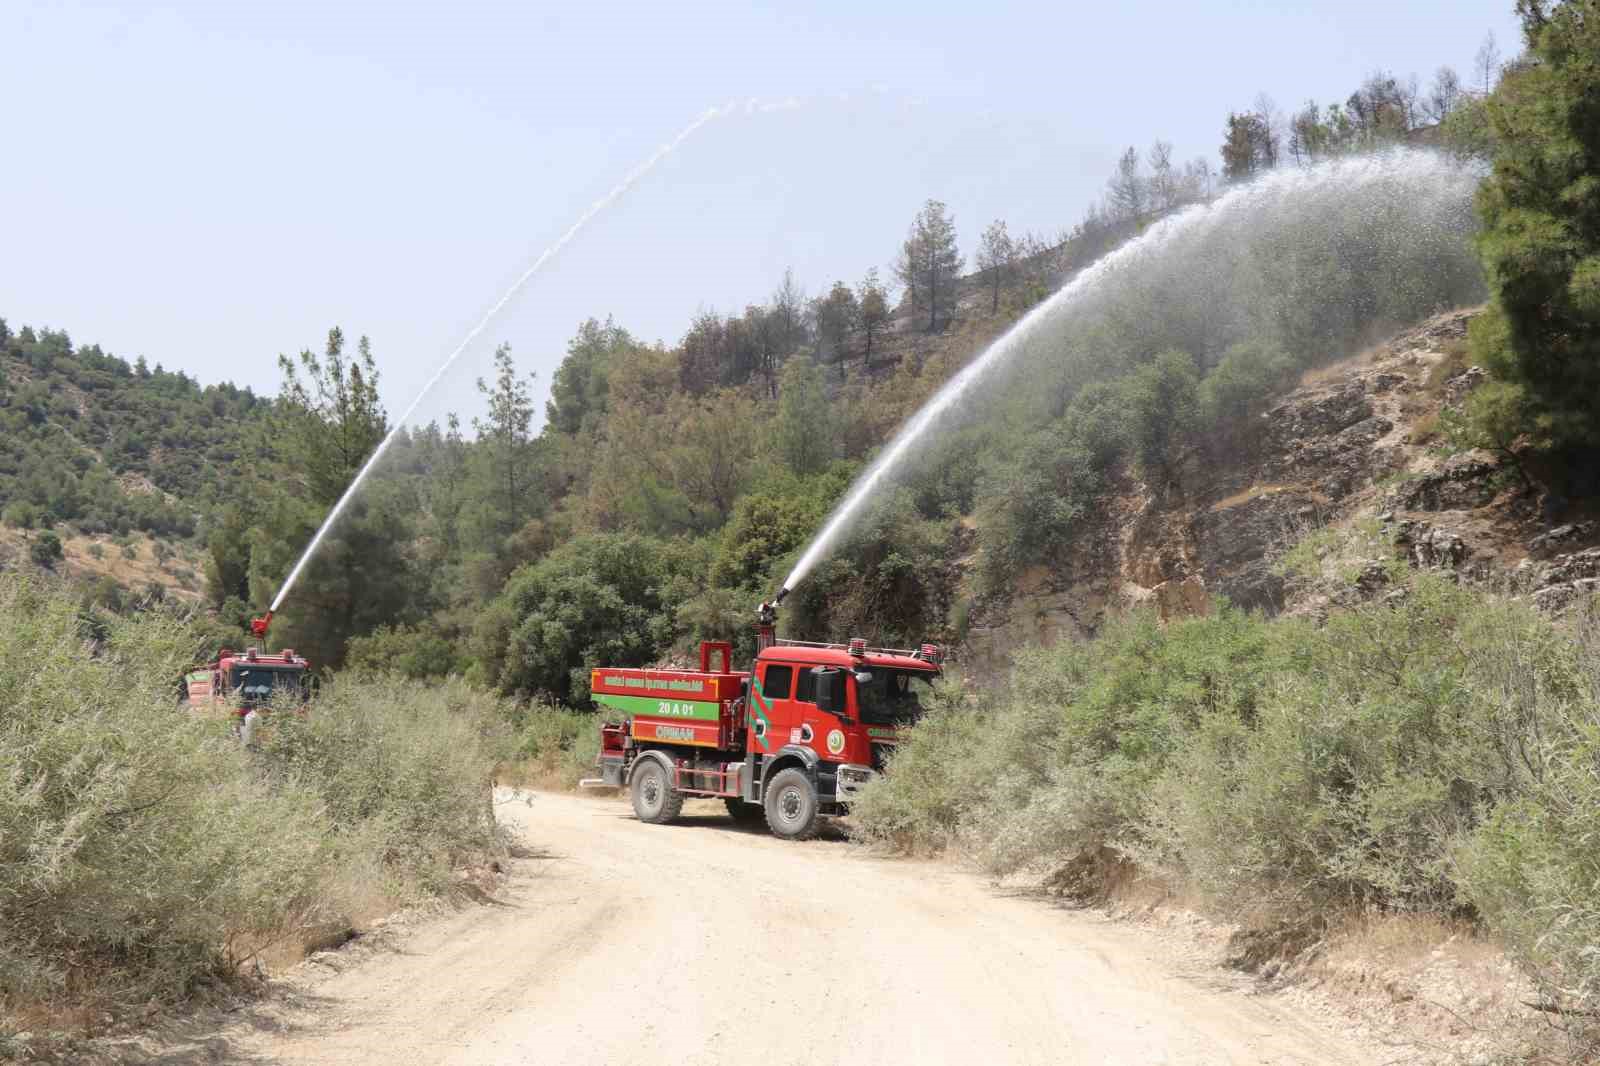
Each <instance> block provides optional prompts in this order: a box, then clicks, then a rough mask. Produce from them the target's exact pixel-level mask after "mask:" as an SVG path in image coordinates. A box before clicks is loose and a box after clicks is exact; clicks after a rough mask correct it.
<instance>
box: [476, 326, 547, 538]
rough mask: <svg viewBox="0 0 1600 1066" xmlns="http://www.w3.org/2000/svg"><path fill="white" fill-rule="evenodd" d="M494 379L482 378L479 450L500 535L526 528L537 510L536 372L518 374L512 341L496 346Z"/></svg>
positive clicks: (496, 532)
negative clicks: (484, 404)
mask: <svg viewBox="0 0 1600 1066" xmlns="http://www.w3.org/2000/svg"><path fill="white" fill-rule="evenodd" d="M494 367H495V376H494V383H493V384H492V385H491V384H489V383H488V382H486V381H484V380H483V379H482V378H479V379H478V392H479V393H481V394H482V395H483V397H484V400H485V401H486V402H487V403H488V407H489V415H488V417H487V418H482V419H479V418H474V419H473V420H472V428H473V429H475V430H477V431H478V437H479V447H480V451H479V454H480V456H481V457H482V459H483V461H484V463H485V475H486V476H485V482H486V490H485V492H484V497H485V499H484V504H485V509H486V510H487V512H488V513H489V515H490V516H491V517H490V525H491V528H492V530H493V533H494V535H495V536H496V537H499V538H504V537H508V536H510V535H511V534H512V533H515V532H516V531H517V530H519V529H521V528H522V524H523V523H524V522H526V521H527V520H528V519H529V518H530V517H531V516H532V514H533V499H532V490H533V485H534V477H533V471H532V469H531V468H532V460H533V455H532V445H533V411H534V407H533V390H532V385H533V376H532V375H529V376H528V377H526V378H521V377H518V376H517V365H516V363H515V361H513V360H512V358H511V345H509V344H502V345H500V347H498V348H496V349H495V350H494Z"/></svg>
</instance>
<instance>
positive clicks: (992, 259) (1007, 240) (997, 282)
mask: <svg viewBox="0 0 1600 1066" xmlns="http://www.w3.org/2000/svg"><path fill="white" fill-rule="evenodd" d="M1016 265H1017V245H1016V242H1015V241H1013V240H1012V239H1011V234H1009V233H1007V232H1006V224H1005V222H1004V221H1003V220H1001V219H998V218H997V219H995V220H994V221H993V222H991V223H989V228H988V229H986V230H984V231H983V240H982V242H981V243H980V244H979V245H978V269H979V270H981V271H983V276H984V278H985V279H986V280H987V281H988V284H989V313H990V314H994V313H995V312H996V311H998V310H1000V290H1001V289H1002V288H1004V287H1005V286H1006V285H1007V284H1009V283H1010V281H1011V275H1012V272H1013V271H1014V270H1015V269H1016Z"/></svg>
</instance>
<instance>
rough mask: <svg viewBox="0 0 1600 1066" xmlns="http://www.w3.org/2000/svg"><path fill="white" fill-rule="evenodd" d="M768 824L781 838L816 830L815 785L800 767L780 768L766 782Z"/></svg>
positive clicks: (804, 835)
mask: <svg viewBox="0 0 1600 1066" xmlns="http://www.w3.org/2000/svg"><path fill="white" fill-rule="evenodd" d="M763 806H765V807H766V811H767V828H768V829H770V830H772V835H773V836H776V837H782V838H783V839H784V840H806V839H808V838H810V837H813V836H816V834H817V786H816V785H814V784H812V783H811V778H810V777H808V776H807V775H806V773H805V771H803V770H796V769H793V768H790V769H788V770H780V771H779V772H778V773H777V774H776V775H775V776H774V777H773V779H772V780H771V781H770V782H769V783H768V784H767V794H766V799H765V801H764V803H763Z"/></svg>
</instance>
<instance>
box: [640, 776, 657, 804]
mask: <svg viewBox="0 0 1600 1066" xmlns="http://www.w3.org/2000/svg"><path fill="white" fill-rule="evenodd" d="M639 800H640V802H642V803H643V804H644V807H645V809H646V810H649V811H653V810H655V809H656V808H657V807H659V806H661V775H660V774H658V773H654V772H649V773H646V774H645V775H644V781H643V782H642V783H641V784H640V786H639Z"/></svg>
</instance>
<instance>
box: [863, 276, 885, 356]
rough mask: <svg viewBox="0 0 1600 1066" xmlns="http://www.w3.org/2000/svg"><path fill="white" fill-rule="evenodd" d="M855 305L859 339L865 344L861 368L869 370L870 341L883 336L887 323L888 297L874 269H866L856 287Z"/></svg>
mask: <svg viewBox="0 0 1600 1066" xmlns="http://www.w3.org/2000/svg"><path fill="white" fill-rule="evenodd" d="M856 307H857V308H858V310H857V313H856V321H857V323H859V325H860V327H861V339H862V340H863V341H864V342H865V344H866V352H865V354H863V355H862V357H861V369H863V370H871V369H872V342H873V341H874V340H876V339H877V338H878V337H881V336H883V331H884V330H885V329H887V328H888V325H889V297H888V294H887V293H885V292H884V291H883V286H882V285H881V284H879V282H878V271H877V270H876V269H872V270H869V271H867V276H866V277H864V278H862V279H861V284H860V285H859V286H857V287H856Z"/></svg>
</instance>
